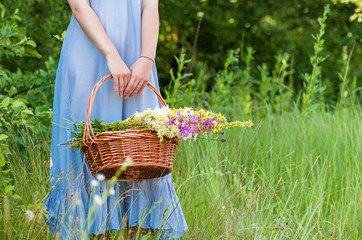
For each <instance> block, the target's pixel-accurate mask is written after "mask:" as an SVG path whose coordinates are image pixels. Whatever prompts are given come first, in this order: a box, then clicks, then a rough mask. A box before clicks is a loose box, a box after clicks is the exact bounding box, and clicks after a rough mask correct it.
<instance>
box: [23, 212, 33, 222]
mask: <svg viewBox="0 0 362 240" xmlns="http://www.w3.org/2000/svg"><path fill="white" fill-rule="evenodd" d="M25 217H26V220H27V221H31V220H33V219H34V217H35V214H34V212H33V211H31V210H25Z"/></svg>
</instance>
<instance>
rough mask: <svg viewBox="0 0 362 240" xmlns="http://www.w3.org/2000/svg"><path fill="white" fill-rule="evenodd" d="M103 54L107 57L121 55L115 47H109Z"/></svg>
mask: <svg viewBox="0 0 362 240" xmlns="http://www.w3.org/2000/svg"><path fill="white" fill-rule="evenodd" d="M103 55H104V56H105V57H106V59H109V58H112V57H114V56H117V55H119V53H118V51H117V49H116V48H115V47H113V48H108V49H105V50H104V51H103Z"/></svg>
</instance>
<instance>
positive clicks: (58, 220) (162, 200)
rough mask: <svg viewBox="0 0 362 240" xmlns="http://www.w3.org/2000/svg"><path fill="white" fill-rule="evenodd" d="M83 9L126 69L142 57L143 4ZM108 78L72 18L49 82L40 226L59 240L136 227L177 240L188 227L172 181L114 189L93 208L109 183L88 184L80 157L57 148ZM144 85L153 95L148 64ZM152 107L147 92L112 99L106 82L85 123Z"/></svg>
mask: <svg viewBox="0 0 362 240" xmlns="http://www.w3.org/2000/svg"><path fill="white" fill-rule="evenodd" d="M90 4H91V7H92V9H93V10H94V11H95V13H96V14H97V16H98V18H99V19H100V21H101V23H102V25H103V27H104V29H105V31H106V33H107V35H108V36H109V38H110V39H111V41H112V42H113V44H114V45H115V46H116V48H117V50H118V52H119V54H120V55H121V57H122V59H123V60H124V62H125V63H126V64H127V66H128V67H131V65H132V64H133V63H134V62H135V61H136V60H137V59H138V58H139V56H140V54H141V45H142V44H141V40H142V39H141V10H142V0H102V1H101V0H90ZM107 74H109V70H108V67H107V64H106V59H105V57H104V56H103V55H102V53H101V52H100V51H98V50H97V49H96V48H95V46H94V45H93V44H92V42H91V41H90V40H89V39H88V38H87V36H86V35H85V34H84V32H83V30H82V29H81V27H80V25H79V23H78V22H77V20H76V19H75V18H74V16H72V18H71V21H70V24H69V26H68V28H67V31H66V35H65V38H64V42H63V46H62V50H61V55H60V60H59V65H58V69H57V74H56V81H55V90H54V101H53V124H52V139H51V156H50V182H51V186H52V188H51V191H50V193H49V195H48V196H47V198H46V199H45V202H44V206H45V207H46V215H45V219H46V222H47V223H48V224H49V226H50V229H51V230H52V232H53V234H54V236H56V235H57V234H58V235H60V237H61V239H89V235H90V234H101V233H104V232H105V230H114V231H116V230H119V229H121V228H124V227H132V226H138V225H139V226H142V228H148V229H153V230H155V231H153V232H158V236H159V239H175V238H179V237H181V236H182V235H183V234H184V233H185V232H186V231H187V224H186V221H185V218H184V215H183V212H182V209H181V206H180V202H179V200H178V198H177V196H176V193H175V189H174V187H173V183H172V174H168V175H166V176H164V177H161V178H155V179H150V180H143V181H135V182H125V181H119V182H117V183H116V186H115V187H114V190H115V191H114V194H113V195H110V196H108V198H106V200H105V201H104V202H103V203H101V204H100V203H99V201H98V204H97V203H96V201H95V200H96V199H95V198H94V196H96V195H97V196H98V197H102V196H104V194H105V192H106V189H107V188H109V187H110V186H109V185H110V184H109V182H106V181H104V180H103V181H99V182H98V184H95V183H97V182H95V181H94V180H96V178H94V177H93V176H92V175H91V174H90V170H89V165H88V163H87V161H86V160H85V157H84V154H83V152H80V151H78V150H77V149H72V150H70V149H69V148H68V146H67V145H62V143H66V142H67V141H68V139H70V138H72V135H71V133H70V131H69V130H67V129H66V128H64V127H67V128H72V127H73V126H72V125H69V124H66V123H64V122H63V121H64V120H65V119H68V120H71V121H72V122H79V121H85V120H86V108H87V101H88V97H89V95H90V93H91V90H92V88H93V86H94V85H95V84H96V83H97V82H98V80H99V79H101V78H102V77H103V76H105V75H107ZM150 82H151V83H152V84H153V85H154V86H155V87H156V88H157V89H159V85H158V78H157V70H156V66H155V64H154V65H153V67H152V74H151V76H150ZM155 107H161V104H160V102H159V100H158V98H157V96H156V95H155V94H154V93H153V92H152V90H151V89H149V88H148V87H146V88H145V89H144V90H143V92H142V93H141V94H140V95H139V96H137V95H135V96H134V97H132V98H128V99H126V100H124V99H123V98H120V97H119V96H117V95H115V94H114V90H113V80H108V81H107V82H105V83H104V84H102V86H101V87H100V89H99V90H98V92H97V94H96V97H95V100H94V104H93V109H92V114H91V119H94V118H95V117H97V119H102V120H104V122H107V123H112V122H115V121H119V120H123V119H126V118H128V117H129V116H131V115H132V114H133V113H135V112H136V111H139V112H140V111H143V110H145V109H146V108H155ZM60 125H61V126H60ZM92 180H93V182H92ZM91 183H92V184H91ZM98 200H99V198H98Z"/></svg>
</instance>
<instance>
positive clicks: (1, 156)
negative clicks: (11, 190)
mask: <svg viewBox="0 0 362 240" xmlns="http://www.w3.org/2000/svg"><path fill="white" fill-rule="evenodd" d="M5 164H6V162H5V156H4V154H3V153H2V152H0V167H4V166H5ZM1 181H2V182H3V180H1Z"/></svg>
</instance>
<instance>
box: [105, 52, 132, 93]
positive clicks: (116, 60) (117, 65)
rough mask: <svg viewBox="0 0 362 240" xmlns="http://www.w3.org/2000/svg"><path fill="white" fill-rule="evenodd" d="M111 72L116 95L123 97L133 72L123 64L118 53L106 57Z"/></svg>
mask: <svg viewBox="0 0 362 240" xmlns="http://www.w3.org/2000/svg"><path fill="white" fill-rule="evenodd" d="M106 59H107V66H108V69H109V72H110V73H111V74H112V76H113V80H114V93H115V94H116V95H119V96H120V97H123V96H124V95H123V92H124V90H125V88H126V86H127V84H128V82H129V80H130V78H131V71H130V70H129V69H128V67H127V65H126V64H125V63H124V62H123V60H122V58H121V57H120V55H119V54H118V52H117V51H115V52H112V53H111V54H108V55H107V56H106Z"/></svg>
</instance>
